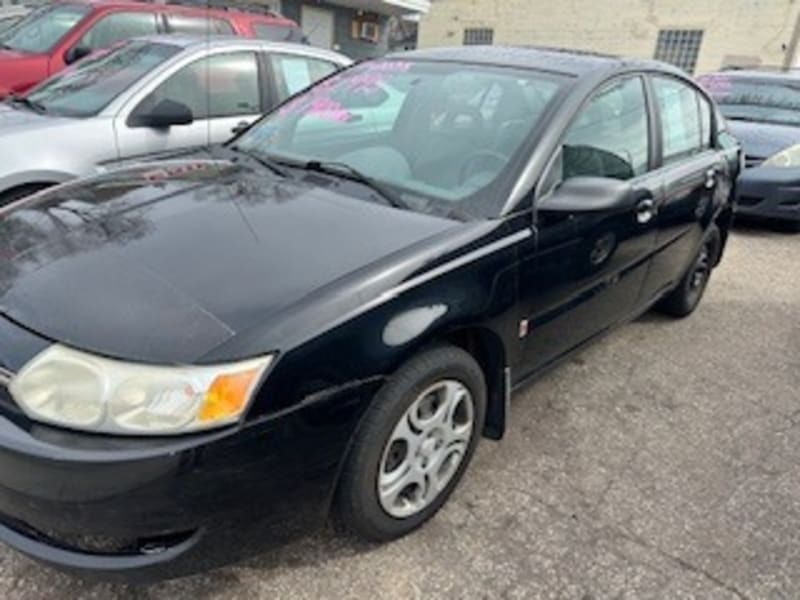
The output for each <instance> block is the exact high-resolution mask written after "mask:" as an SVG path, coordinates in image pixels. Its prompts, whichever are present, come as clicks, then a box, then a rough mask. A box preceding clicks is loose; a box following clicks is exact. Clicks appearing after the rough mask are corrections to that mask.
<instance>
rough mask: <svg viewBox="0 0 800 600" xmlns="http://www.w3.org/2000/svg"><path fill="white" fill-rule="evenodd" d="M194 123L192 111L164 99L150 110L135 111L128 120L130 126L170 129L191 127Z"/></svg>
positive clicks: (180, 103)
mask: <svg viewBox="0 0 800 600" xmlns="http://www.w3.org/2000/svg"><path fill="white" fill-rule="evenodd" d="M193 122H194V115H193V114H192V109H190V108H189V107H188V106H186V105H185V104H183V103H182V102H176V101H174V100H169V99H164V100H161V101H160V102H159V103H158V104H156V105H155V106H154V107H153V108H152V109H150V110H144V111H142V112H139V111H138V110H137V111H135V112H134V113H133V114H132V115H131V116H130V118H129V119H128V126H129V127H151V128H153V129H169V128H170V127H173V126H177V125H191V124H192V123H193Z"/></svg>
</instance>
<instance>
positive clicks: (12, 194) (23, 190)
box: [0, 183, 51, 206]
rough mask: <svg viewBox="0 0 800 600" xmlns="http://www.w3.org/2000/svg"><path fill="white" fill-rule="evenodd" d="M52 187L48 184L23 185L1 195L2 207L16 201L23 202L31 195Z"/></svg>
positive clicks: (0, 203) (0, 204) (0, 202)
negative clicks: (23, 199)
mask: <svg viewBox="0 0 800 600" xmlns="http://www.w3.org/2000/svg"><path fill="white" fill-rule="evenodd" d="M50 185H51V184H48V183H31V184H29V185H21V186H19V187H15V188H12V189H10V190H8V191H6V192H3V193H2V194H0V206H5V205H6V204H11V203H12V202H14V201H15V200H21V199H22V198H25V197H26V196H30V195H31V194H35V193H36V192H39V191H41V190H43V189H45V188H47V187H50Z"/></svg>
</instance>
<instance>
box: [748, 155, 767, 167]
mask: <svg viewBox="0 0 800 600" xmlns="http://www.w3.org/2000/svg"><path fill="white" fill-rule="evenodd" d="M764 160H765V159H763V158H761V157H759V156H747V157H745V159H744V166H745V167H746V168H748V169H752V168H753V167H758V166H760V165H761V163H763V162H764Z"/></svg>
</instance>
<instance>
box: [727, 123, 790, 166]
mask: <svg viewBox="0 0 800 600" xmlns="http://www.w3.org/2000/svg"><path fill="white" fill-rule="evenodd" d="M728 127H729V128H730V130H731V133H732V134H733V135H734V136H735V137H736V138H737V139H738V140H739V142H740V143H741V144H742V148H743V149H744V153H745V156H747V157H748V158H749V159H754V160H756V161H758V162H760V161H762V160H766V159H767V158H769V157H770V156H772V155H773V154H776V153H778V152H780V151H781V150H785V149H786V148H788V147H790V146H794V145H795V144H800V127H790V126H787V125H772V124H769V123H749V122H745V121H728Z"/></svg>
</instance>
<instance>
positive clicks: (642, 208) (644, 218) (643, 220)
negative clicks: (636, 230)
mask: <svg viewBox="0 0 800 600" xmlns="http://www.w3.org/2000/svg"><path fill="white" fill-rule="evenodd" d="M657 212H658V211H657V210H656V202H655V200H653V199H652V198H645V199H644V200H641V201H639V204H637V205H636V222H637V223H639V225H647V224H648V223H649V222H650V221H652V220H653V218H654V217H655V216H656V213H657Z"/></svg>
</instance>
